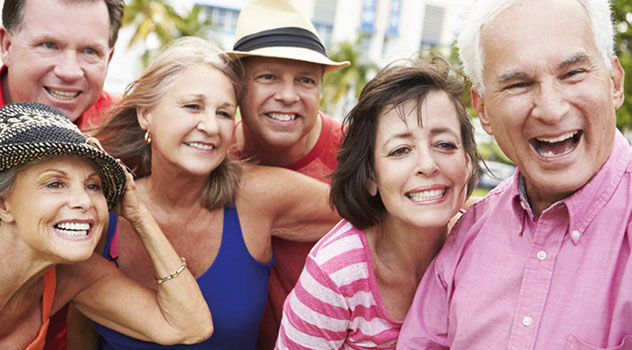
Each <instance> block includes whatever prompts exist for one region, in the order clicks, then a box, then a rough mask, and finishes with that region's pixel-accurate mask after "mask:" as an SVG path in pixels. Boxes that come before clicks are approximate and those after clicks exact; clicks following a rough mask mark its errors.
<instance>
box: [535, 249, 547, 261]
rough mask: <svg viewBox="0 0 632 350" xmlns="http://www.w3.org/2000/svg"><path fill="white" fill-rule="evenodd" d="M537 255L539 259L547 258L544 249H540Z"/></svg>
mask: <svg viewBox="0 0 632 350" xmlns="http://www.w3.org/2000/svg"><path fill="white" fill-rule="evenodd" d="M536 256H537V257H538V260H544V259H546V252H545V251H544V250H540V251H539V252H538V254H536Z"/></svg>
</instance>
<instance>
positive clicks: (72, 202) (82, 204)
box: [68, 186, 92, 211]
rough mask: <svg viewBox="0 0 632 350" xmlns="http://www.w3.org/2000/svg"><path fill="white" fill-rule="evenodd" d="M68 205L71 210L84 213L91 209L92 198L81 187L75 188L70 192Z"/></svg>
mask: <svg viewBox="0 0 632 350" xmlns="http://www.w3.org/2000/svg"><path fill="white" fill-rule="evenodd" d="M68 203H69V206H70V207H71V208H73V209H80V210H81V211H86V210H88V209H90V208H91V207H92V198H91V197H90V195H89V194H88V192H87V191H86V190H85V188H83V186H75V189H74V190H73V191H71V194H70V198H69V201H68Z"/></svg>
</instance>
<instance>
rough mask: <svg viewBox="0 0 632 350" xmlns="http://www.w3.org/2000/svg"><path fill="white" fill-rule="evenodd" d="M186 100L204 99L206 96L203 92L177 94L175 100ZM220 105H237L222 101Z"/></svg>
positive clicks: (182, 101)
mask: <svg viewBox="0 0 632 350" xmlns="http://www.w3.org/2000/svg"><path fill="white" fill-rule="evenodd" d="M187 100H195V101H205V100H206V96H204V95H203V94H189V95H182V96H179V97H178V98H177V100H176V101H178V103H185V102H187ZM220 106H229V107H234V108H237V105H236V104H235V103H222V104H221V105H220Z"/></svg>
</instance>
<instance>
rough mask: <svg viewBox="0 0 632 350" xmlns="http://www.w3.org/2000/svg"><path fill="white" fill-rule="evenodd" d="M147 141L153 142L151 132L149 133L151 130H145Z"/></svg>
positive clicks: (148, 142) (147, 142)
mask: <svg viewBox="0 0 632 350" xmlns="http://www.w3.org/2000/svg"><path fill="white" fill-rule="evenodd" d="M145 143H146V144H150V143H151V134H150V133H149V130H147V131H145Z"/></svg>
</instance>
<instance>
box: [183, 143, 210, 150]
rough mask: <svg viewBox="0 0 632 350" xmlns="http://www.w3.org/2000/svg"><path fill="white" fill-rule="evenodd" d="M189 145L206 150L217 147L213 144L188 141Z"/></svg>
mask: <svg viewBox="0 0 632 350" xmlns="http://www.w3.org/2000/svg"><path fill="white" fill-rule="evenodd" d="M187 145H188V146H191V147H194V148H197V149H201V150H204V151H210V150H214V149H215V146H213V145H206V144H203V143H197V142H191V143H187Z"/></svg>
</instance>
